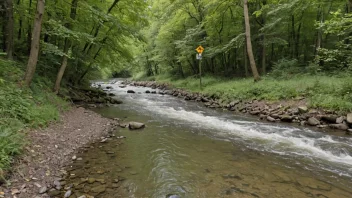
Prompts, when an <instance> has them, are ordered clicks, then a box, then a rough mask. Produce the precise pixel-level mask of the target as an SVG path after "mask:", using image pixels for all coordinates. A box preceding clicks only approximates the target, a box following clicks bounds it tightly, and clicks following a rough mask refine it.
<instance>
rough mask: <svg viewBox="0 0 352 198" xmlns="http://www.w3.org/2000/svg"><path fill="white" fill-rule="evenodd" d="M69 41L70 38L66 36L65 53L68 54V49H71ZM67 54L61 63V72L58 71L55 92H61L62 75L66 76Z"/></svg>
mask: <svg viewBox="0 0 352 198" xmlns="http://www.w3.org/2000/svg"><path fill="white" fill-rule="evenodd" d="M69 45H70V44H69V41H68V39H67V38H66V39H65V47H64V53H65V54H67V53H68V50H69V48H70V47H69ZM67 59H68V58H67V56H66V55H64V56H63V57H62V63H61V67H60V69H59V72H58V73H57V77H56V81H55V86H54V93H55V94H58V93H59V90H60V84H61V80H62V77H63V76H64V74H65V70H66V67H67Z"/></svg>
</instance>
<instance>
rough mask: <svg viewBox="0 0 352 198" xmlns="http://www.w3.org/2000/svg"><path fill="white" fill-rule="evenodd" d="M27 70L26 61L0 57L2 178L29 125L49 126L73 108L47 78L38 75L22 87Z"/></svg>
mask: <svg viewBox="0 0 352 198" xmlns="http://www.w3.org/2000/svg"><path fill="white" fill-rule="evenodd" d="M23 71H24V65H22V64H19V63H16V62H11V61H5V60H1V59H0V182H1V178H2V177H3V175H1V173H3V172H4V171H5V170H8V169H9V168H10V165H11V163H12V162H13V158H14V157H15V156H16V155H18V154H20V153H21V151H22V148H23V146H24V145H25V144H26V141H25V132H26V131H27V129H29V128H38V127H45V126H47V125H48V124H49V123H50V122H51V121H55V120H58V118H59V112H60V111H63V110H66V109H68V108H69V105H68V104H67V103H66V102H65V101H63V100H62V99H60V98H59V97H57V96H56V95H55V94H53V93H52V91H51V88H52V87H53V83H52V82H51V81H50V80H48V79H46V78H43V77H40V76H35V78H34V81H33V83H32V85H31V87H30V88H21V87H20V86H19V82H20V80H21V78H22V77H23V75H24V72H23Z"/></svg>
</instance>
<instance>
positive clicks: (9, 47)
mask: <svg viewBox="0 0 352 198" xmlns="http://www.w3.org/2000/svg"><path fill="white" fill-rule="evenodd" d="M5 5H6V6H5V9H6V20H7V21H6V24H7V25H6V52H7V58H8V59H10V60H13V53H14V40H13V37H14V19H13V1H12V0H5Z"/></svg>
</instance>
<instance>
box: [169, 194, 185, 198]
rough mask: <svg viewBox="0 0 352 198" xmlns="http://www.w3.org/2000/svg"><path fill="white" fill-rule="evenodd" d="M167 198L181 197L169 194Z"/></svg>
mask: <svg viewBox="0 0 352 198" xmlns="http://www.w3.org/2000/svg"><path fill="white" fill-rule="evenodd" d="M166 198H181V197H180V196H179V195H173V194H168V195H166Z"/></svg>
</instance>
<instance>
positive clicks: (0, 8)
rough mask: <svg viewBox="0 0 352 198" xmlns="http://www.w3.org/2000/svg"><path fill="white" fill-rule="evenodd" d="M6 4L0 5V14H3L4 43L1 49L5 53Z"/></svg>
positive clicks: (2, 31)
mask: <svg viewBox="0 0 352 198" xmlns="http://www.w3.org/2000/svg"><path fill="white" fill-rule="evenodd" d="M5 10H6V9H5V2H3V3H1V4H0V14H1V21H0V22H1V23H0V24H1V34H2V43H1V48H2V51H3V52H6V11H5Z"/></svg>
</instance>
